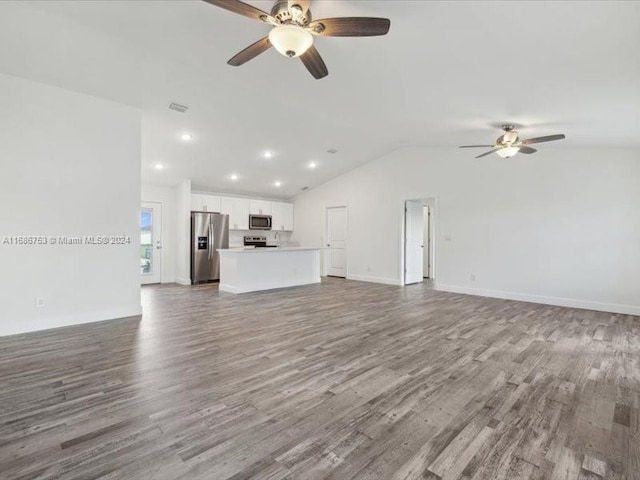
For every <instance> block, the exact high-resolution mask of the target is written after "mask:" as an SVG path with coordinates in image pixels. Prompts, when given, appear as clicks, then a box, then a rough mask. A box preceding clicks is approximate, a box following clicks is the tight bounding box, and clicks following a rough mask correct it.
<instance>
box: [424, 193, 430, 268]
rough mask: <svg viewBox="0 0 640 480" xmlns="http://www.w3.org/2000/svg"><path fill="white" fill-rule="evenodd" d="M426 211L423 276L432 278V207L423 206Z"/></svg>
mask: <svg viewBox="0 0 640 480" xmlns="http://www.w3.org/2000/svg"><path fill="white" fill-rule="evenodd" d="M423 211H424V215H423V218H424V239H423V241H422V244H423V245H424V249H423V250H422V251H423V253H422V256H423V257H424V262H423V267H422V276H423V277H424V278H431V207H429V206H426V207H423Z"/></svg>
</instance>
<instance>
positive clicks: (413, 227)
mask: <svg viewBox="0 0 640 480" xmlns="http://www.w3.org/2000/svg"><path fill="white" fill-rule="evenodd" d="M423 241H424V211H423V209H422V202H414V201H408V202H405V249H404V283H405V285H408V284H410V283H418V282H422V272H423V265H424V264H423V258H422V255H423V251H424V243H423Z"/></svg>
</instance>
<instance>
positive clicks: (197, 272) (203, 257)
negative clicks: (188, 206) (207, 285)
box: [191, 212, 214, 283]
mask: <svg viewBox="0 0 640 480" xmlns="http://www.w3.org/2000/svg"><path fill="white" fill-rule="evenodd" d="M213 247H214V246H213V245H212V244H211V214H209V213H196V212H194V213H192V214H191V283H198V282H207V281H209V280H210V279H211V256H212V252H213Z"/></svg>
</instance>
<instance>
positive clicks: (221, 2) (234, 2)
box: [202, 0, 271, 22]
mask: <svg viewBox="0 0 640 480" xmlns="http://www.w3.org/2000/svg"><path fill="white" fill-rule="evenodd" d="M202 1H203V2H206V3H209V4H211V5H215V6H216V7H220V8H224V9H225V10H229V11H230V12H233V13H237V14H238V15H244V16H245V17H249V18H253V19H254V20H259V21H261V22H263V21H265V20H266V19H268V18H270V17H271V16H270V15H269V14H268V13H267V12H263V11H262V10H260V9H259V8H256V7H254V6H252V5H249V4H248V3H244V2H241V1H240V0H202Z"/></svg>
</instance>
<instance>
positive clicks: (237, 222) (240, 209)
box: [220, 197, 249, 230]
mask: <svg viewBox="0 0 640 480" xmlns="http://www.w3.org/2000/svg"><path fill="white" fill-rule="evenodd" d="M220 213H223V214H225V215H229V230H249V199H248V198H233V197H222V201H221V208H220Z"/></svg>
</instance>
